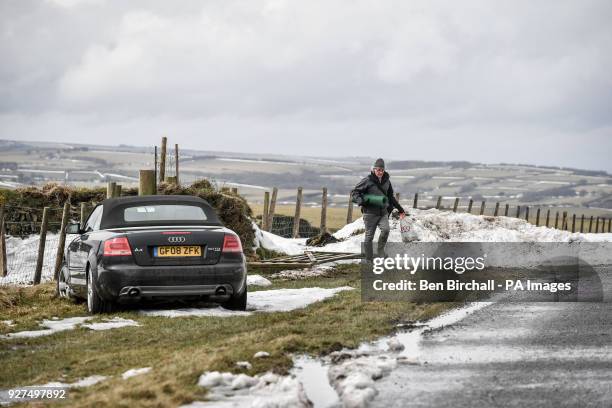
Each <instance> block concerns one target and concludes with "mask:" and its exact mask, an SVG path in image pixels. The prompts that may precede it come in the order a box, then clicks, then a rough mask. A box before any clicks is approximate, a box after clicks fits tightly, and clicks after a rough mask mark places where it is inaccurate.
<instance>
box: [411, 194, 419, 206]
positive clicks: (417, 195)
mask: <svg viewBox="0 0 612 408" xmlns="http://www.w3.org/2000/svg"><path fill="white" fill-rule="evenodd" d="M418 204H419V193H414V201H413V203H412V208H417V205H418Z"/></svg>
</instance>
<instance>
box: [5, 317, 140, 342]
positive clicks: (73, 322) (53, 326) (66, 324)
mask: <svg viewBox="0 0 612 408" xmlns="http://www.w3.org/2000/svg"><path fill="white" fill-rule="evenodd" d="M91 319H92V317H91V316H83V317H68V318H66V319H61V320H55V319H51V320H46V319H45V320H43V321H42V323H40V326H41V327H46V329H42V330H25V331H20V332H15V333H8V334H6V335H4V336H0V338H5V339H12V338H31V337H40V336H49V335H51V334H53V333H57V332H61V331H65V330H73V329H75V328H76V327H77V326H79V325H81V326H82V327H87V328H88V329H91V330H109V329H116V328H119V327H124V326H139V324H138V323H137V322H135V321H134V320H130V319H122V318H121V317H113V318H112V319H105V320H106V321H105V322H101V323H90V324H84V323H85V322H86V321H88V320H91Z"/></svg>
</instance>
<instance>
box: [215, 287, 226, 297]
mask: <svg viewBox="0 0 612 408" xmlns="http://www.w3.org/2000/svg"><path fill="white" fill-rule="evenodd" d="M215 295H217V296H225V295H227V289H225V287H224V286H219V287H218V288H217V290H216V291H215Z"/></svg>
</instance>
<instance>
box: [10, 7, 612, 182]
mask: <svg viewBox="0 0 612 408" xmlns="http://www.w3.org/2000/svg"><path fill="white" fill-rule="evenodd" d="M611 19H612V1H609V0H602V1H588V0H579V1H574V0H572V1H559V0H551V1H543V0H542V1H540V0H539V1H533V0H528V1H497V2H494V1H491V0H482V1H469V0H468V1H465V0H464V1H461V2H457V1H453V0H449V1H429V0H428V1H419V2H416V1H406V0H399V1H380V0H373V1H348V0H346V1H330V0H325V1H313V0H308V1H297V0H296V1H278V0H271V1H253V0H245V1H228V0H219V1H214V2H213V1H201V0H197V1H167V0H163V1H162V0H158V1H152V0H146V1H129V2H128V1H119V0H117V1H104V0H81V1H78V0H48V1H42V0H41V1H28V0H1V1H0V61H1V62H0V138H3V139H14V140H44V141H67V142H69V141H72V142H83V143H97V144H119V143H124V144H133V145H153V144H156V143H159V138H160V137H161V136H162V135H167V136H168V137H169V139H170V142H171V143H180V144H181V145H183V146H184V147H185V148H197V149H204V150H225V151H236V152H254V153H285V154H298V155H305V154H307V155H321V156H347V155H352V156H355V155H358V156H383V157H385V158H388V159H420V160H470V161H479V162H488V163H493V162H520V163H532V164H545V165H559V166H572V167H580V168H588V169H603V170H607V171H612V159H611V153H612V74H611V73H612V24H611V23H610V21H611Z"/></svg>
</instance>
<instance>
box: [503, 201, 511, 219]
mask: <svg viewBox="0 0 612 408" xmlns="http://www.w3.org/2000/svg"><path fill="white" fill-rule="evenodd" d="M509 211H510V204H506V209H505V210H504V217H507V216H508V212H509Z"/></svg>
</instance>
